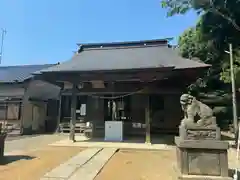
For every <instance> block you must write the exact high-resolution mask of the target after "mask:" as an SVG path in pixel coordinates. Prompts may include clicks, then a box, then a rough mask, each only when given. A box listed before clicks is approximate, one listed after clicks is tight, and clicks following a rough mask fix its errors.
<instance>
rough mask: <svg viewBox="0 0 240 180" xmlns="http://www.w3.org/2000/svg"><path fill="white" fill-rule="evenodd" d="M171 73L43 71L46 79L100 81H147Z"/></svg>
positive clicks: (167, 75)
mask: <svg viewBox="0 0 240 180" xmlns="http://www.w3.org/2000/svg"><path fill="white" fill-rule="evenodd" d="M170 75H172V71H138V72H86V73H83V72H75V73H73V72H69V73H67V72H65V73H63V72H59V73H43V74H42V75H41V76H44V77H45V78H44V79H46V80H48V81H54V80H55V81H75V82H87V81H93V80H101V81H148V80H154V79H156V80H161V79H163V78H166V77H169V76H170Z"/></svg>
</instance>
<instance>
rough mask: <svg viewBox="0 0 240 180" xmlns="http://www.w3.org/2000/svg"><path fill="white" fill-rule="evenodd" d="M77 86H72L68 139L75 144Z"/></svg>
mask: <svg viewBox="0 0 240 180" xmlns="http://www.w3.org/2000/svg"><path fill="white" fill-rule="evenodd" d="M76 91H77V86H76V84H75V83H73V85H72V98H71V121H70V134H69V139H70V140H72V141H73V142H75V141H76V140H75V124H76V106H77V95H76Z"/></svg>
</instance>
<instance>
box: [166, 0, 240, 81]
mask: <svg viewBox="0 0 240 180" xmlns="http://www.w3.org/2000/svg"><path fill="white" fill-rule="evenodd" d="M162 6H163V7H164V8H166V9H167V10H168V16H173V15H175V14H184V13H186V12H187V11H189V10H191V9H194V10H196V11H197V12H198V13H199V14H200V21H199V22H198V23H197V25H196V27H195V28H192V29H191V30H187V31H186V32H185V33H184V34H183V35H182V36H181V37H180V40H179V47H180V51H181V54H182V56H184V57H186V54H187V55H188V57H197V58H200V59H201V60H202V61H204V62H205V63H209V64H212V68H211V69H210V71H211V72H210V73H208V75H209V76H214V78H215V77H219V79H220V80H223V81H224V82H225V83H229V82H230V70H229V55H228V54H226V53H225V50H228V44H229V43H232V44H233V47H234V59H235V65H234V67H235V68H234V69H235V72H236V77H237V85H240V76H239V75H238V74H239V71H240V64H239V60H238V59H239V57H240V53H238V52H239V48H240V28H239V26H238V24H240V23H239V22H240V8H239V7H240V1H238V0H162ZM214 78H213V79H214Z"/></svg>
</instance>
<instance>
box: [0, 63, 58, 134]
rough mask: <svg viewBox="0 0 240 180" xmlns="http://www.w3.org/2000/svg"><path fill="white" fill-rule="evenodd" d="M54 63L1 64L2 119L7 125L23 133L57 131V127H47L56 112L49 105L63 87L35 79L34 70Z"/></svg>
mask: <svg viewBox="0 0 240 180" xmlns="http://www.w3.org/2000/svg"><path fill="white" fill-rule="evenodd" d="M54 65H56V64H43V65H19V66H0V121H1V122H3V123H4V124H5V125H6V127H7V126H8V127H10V129H12V128H13V129H14V130H17V131H19V133H21V134H32V133H38V132H45V131H47V130H49V131H53V129H54V127H50V128H49V129H47V128H48V127H46V124H47V123H46V121H47V120H48V119H51V118H53V117H51V116H54V113H52V114H51V109H50V112H48V111H49V110H48V109H49V108H47V107H48V106H49V105H48V104H49V103H52V102H55V101H57V100H58V95H59V87H58V86H55V85H53V84H50V83H48V82H44V81H39V80H38V81H36V80H33V75H32V73H34V72H38V71H39V70H41V69H44V68H48V67H51V66H54ZM55 103H56V102H55ZM48 114H49V117H48ZM55 114H56V113H55ZM24 119H25V120H24ZM51 122H52V121H51ZM50 126H51V125H50ZM52 126H54V125H52Z"/></svg>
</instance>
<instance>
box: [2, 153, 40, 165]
mask: <svg viewBox="0 0 240 180" xmlns="http://www.w3.org/2000/svg"><path fill="white" fill-rule="evenodd" d="M34 158H35V157H32V156H26V155H6V156H4V157H3V158H2V159H0V165H7V164H10V163H13V162H15V161H20V160H32V159H34Z"/></svg>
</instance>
